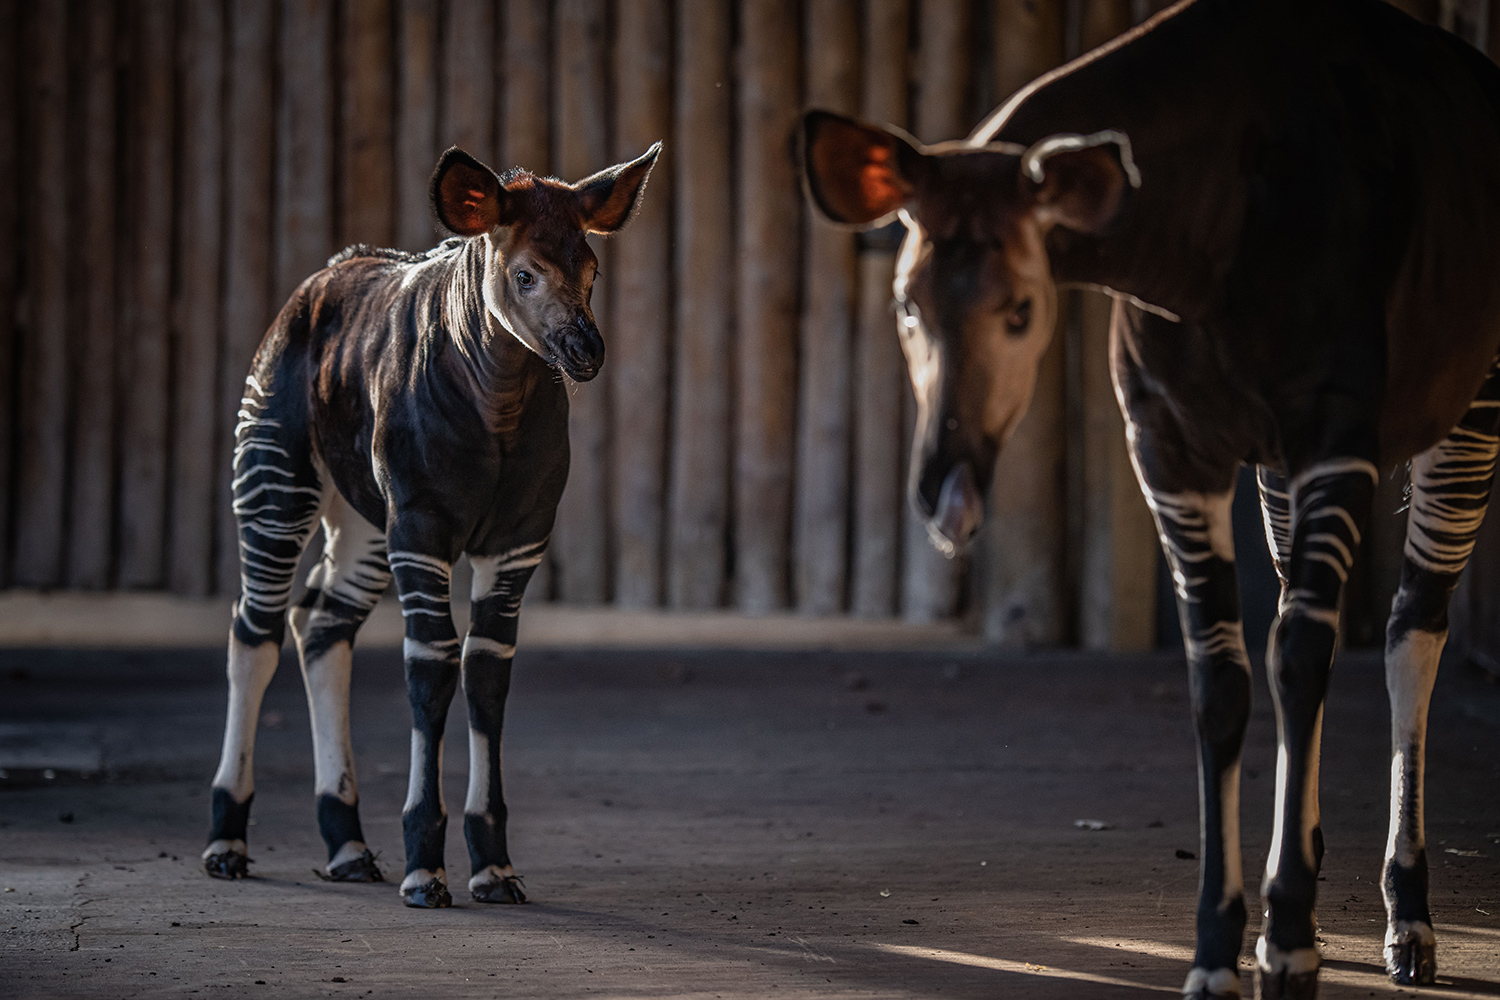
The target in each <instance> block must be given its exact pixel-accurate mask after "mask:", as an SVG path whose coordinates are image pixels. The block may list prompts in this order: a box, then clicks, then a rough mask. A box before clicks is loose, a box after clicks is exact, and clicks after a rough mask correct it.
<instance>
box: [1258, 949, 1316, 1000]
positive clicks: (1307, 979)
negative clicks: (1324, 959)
mask: <svg viewBox="0 0 1500 1000" xmlns="http://www.w3.org/2000/svg"><path fill="white" fill-rule="evenodd" d="M1255 958H1256V962H1255V996H1256V1000H1317V996H1318V965H1319V964H1320V962H1321V959H1320V958H1319V956H1318V949H1316V948H1293V949H1291V950H1290V951H1282V950H1281V949H1280V948H1278V947H1276V946H1275V945H1273V944H1271V942H1269V941H1267V940H1266V939H1265V938H1261V939H1260V940H1259V941H1258V942H1256V945H1255Z"/></svg>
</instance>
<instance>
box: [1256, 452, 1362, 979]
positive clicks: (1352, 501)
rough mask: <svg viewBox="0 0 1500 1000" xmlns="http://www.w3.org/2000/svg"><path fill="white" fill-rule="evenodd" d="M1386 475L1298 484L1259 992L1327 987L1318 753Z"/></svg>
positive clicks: (1308, 475) (1282, 641)
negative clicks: (1319, 901)
mask: <svg viewBox="0 0 1500 1000" xmlns="http://www.w3.org/2000/svg"><path fill="white" fill-rule="evenodd" d="M1378 481H1379V472H1378V471H1377V470H1376V468H1375V465H1374V463H1372V462H1370V461H1368V460H1366V459H1364V458H1331V459H1327V460H1324V461H1321V462H1317V463H1315V464H1313V465H1311V466H1310V467H1309V468H1307V469H1305V470H1304V471H1302V472H1300V473H1298V474H1297V475H1296V476H1295V477H1293V479H1292V481H1291V485H1290V489H1289V490H1288V494H1289V498H1290V507H1291V512H1292V521H1291V538H1292V546H1291V559H1290V563H1289V566H1288V569H1287V582H1288V585H1287V596H1286V599H1285V601H1283V606H1282V611H1281V615H1280V617H1279V618H1278V619H1277V622H1276V626H1275V628H1274V630H1273V633H1272V640H1271V644H1270V648H1269V650H1268V651H1267V662H1266V672H1267V674H1268V675H1269V679H1270V686H1271V698H1272V701H1273V703H1274V705H1275V708H1276V736H1277V756H1276V818H1275V824H1274V827H1273V829H1272V834H1271V849H1270V852H1269V856H1268V858H1267V861H1266V873H1265V878H1264V879H1263V880H1262V882H1261V895H1262V897H1263V898H1264V900H1265V922H1264V924H1263V929H1262V931H1261V935H1260V938H1259V940H1258V941H1257V942H1256V946H1255V955H1256V970H1255V975H1256V984H1257V994H1258V995H1259V996H1262V997H1264V998H1266V1000H1279V998H1282V997H1286V998H1293V1000H1304V998H1306V1000H1311V998H1312V997H1315V996H1316V995H1317V988H1318V966H1319V957H1318V947H1317V941H1316V934H1317V929H1316V925H1315V921H1314V905H1315V903H1316V898H1317V878H1318V861H1319V859H1318V856H1317V849H1316V846H1315V838H1314V835H1313V832H1314V830H1315V829H1316V828H1317V823H1318V805H1317V795H1318V748H1319V744H1320V742H1321V739H1322V733H1323V701H1324V697H1325V696H1326V694H1327V691H1328V675H1329V670H1330V668H1331V666H1332V664H1333V653H1334V647H1335V644H1336V641H1337V638H1338V621H1339V602H1340V600H1341V599H1342V595H1343V588H1344V583H1345V582H1346V581H1347V580H1348V578H1349V570H1350V568H1351V567H1352V565H1353V563H1354V555H1355V553H1356V552H1357V551H1358V549H1359V543H1360V538H1361V535H1362V533H1363V530H1364V525H1365V523H1366V522H1367V521H1368V520H1369V516H1370V506H1371V503H1372V501H1373V500H1374V496H1375V486H1376V484H1377V482H1378Z"/></svg>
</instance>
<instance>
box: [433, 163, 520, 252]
mask: <svg viewBox="0 0 1500 1000" xmlns="http://www.w3.org/2000/svg"><path fill="white" fill-rule="evenodd" d="M430 193H431V195H432V209H433V211H434V212H436V213H437V218H438V221H439V222H441V223H442V224H443V225H444V226H445V227H447V229H448V230H449V231H450V232H452V233H456V234H457V235H459V236H478V235H480V234H481V233H487V232H489V231H490V230H491V229H493V228H495V227H496V226H497V225H499V224H500V216H501V206H502V201H503V199H504V197H505V196H504V193H503V190H502V188H501V187H500V178H499V177H496V176H495V172H494V171H493V170H491V169H490V168H489V167H487V166H485V165H484V164H483V163H480V162H479V161H478V160H476V159H474V157H472V156H470V155H469V154H468V153H465V152H464V151H463V150H461V149H459V148H458V147H457V146H450V147H449V148H448V151H447V152H446V153H444V154H443V158H442V159H440V160H438V165H437V169H436V170H434V171H433V172H432V183H431V186H430Z"/></svg>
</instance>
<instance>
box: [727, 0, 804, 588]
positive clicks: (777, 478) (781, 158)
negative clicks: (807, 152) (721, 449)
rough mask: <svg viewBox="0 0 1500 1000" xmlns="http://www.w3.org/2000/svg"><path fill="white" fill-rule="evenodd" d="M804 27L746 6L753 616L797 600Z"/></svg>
mask: <svg viewBox="0 0 1500 1000" xmlns="http://www.w3.org/2000/svg"><path fill="white" fill-rule="evenodd" d="M797 28H798V25H797V11H796V9H795V7H792V6H789V5H787V4H782V3H777V2H775V0H744V3H742V4H741V6H740V53H739V56H740V90H739V94H738V99H739V123H738V124H739V171H738V173H739V177H738V180H739V187H738V194H739V206H738V220H737V229H738V234H737V235H738V237H739V248H738V250H739V254H738V255H739V261H738V268H739V288H738V295H739V299H738V302H737V304H736V329H737V336H736V338H735V343H736V346H737V348H738V350H737V358H736V360H737V367H738V372H737V377H738V382H739V384H738V386H737V389H738V393H737V399H736V404H737V405H736V417H737V426H736V428H735V484H734V489H735V494H734V495H735V511H734V515H735V560H736V562H735V588H736V598H737V601H738V604H739V607H740V609H741V610H743V611H745V612H748V613H750V614H764V613H765V612H768V611H771V610H773V609H775V608H780V607H784V606H785V605H786V603H787V583H788V580H787V576H788V556H789V552H788V548H789V543H790V537H791V507H792V504H791V499H792V467H793V462H794V453H795V448H796V414H795V412H794V411H795V404H794V402H793V401H794V400H795V399H796V396H797V367H796V366H797V319H798V316H797V311H798V310H797V291H798V289H797V284H798V281H797V279H798V274H799V270H800V256H801V255H800V253H799V252H798V250H797V249H796V248H795V247H794V246H792V245H789V243H791V242H793V241H789V240H788V237H787V234H788V233H796V232H799V231H800V229H801V218H802V197H801V192H800V191H799V190H798V186H797V185H798V182H797V173H796V167H795V164H794V162H793V159H792V155H791V149H792V134H793V131H794V130H795V128H796V124H797V112H798V110H799V107H800V100H799V95H798V92H797V68H798V67H797V62H798V60H797V58H796V55H795V54H796V53H797V52H799V51H800V46H799V45H798V31H797Z"/></svg>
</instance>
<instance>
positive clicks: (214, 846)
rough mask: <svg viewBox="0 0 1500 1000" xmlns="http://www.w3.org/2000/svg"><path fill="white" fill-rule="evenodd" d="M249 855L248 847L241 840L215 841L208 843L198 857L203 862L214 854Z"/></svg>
mask: <svg viewBox="0 0 1500 1000" xmlns="http://www.w3.org/2000/svg"><path fill="white" fill-rule="evenodd" d="M230 853H233V854H249V853H250V847H249V845H248V844H246V843H245V842H244V841H243V840H238V839H236V840H215V841H212V842H210V843H209V845H208V846H207V847H205V848H204V849H203V853H202V854H200V855H199V857H201V858H202V859H203V860H204V861H207V860H208V859H209V858H211V857H213V856H214V855H215V854H230Z"/></svg>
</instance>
